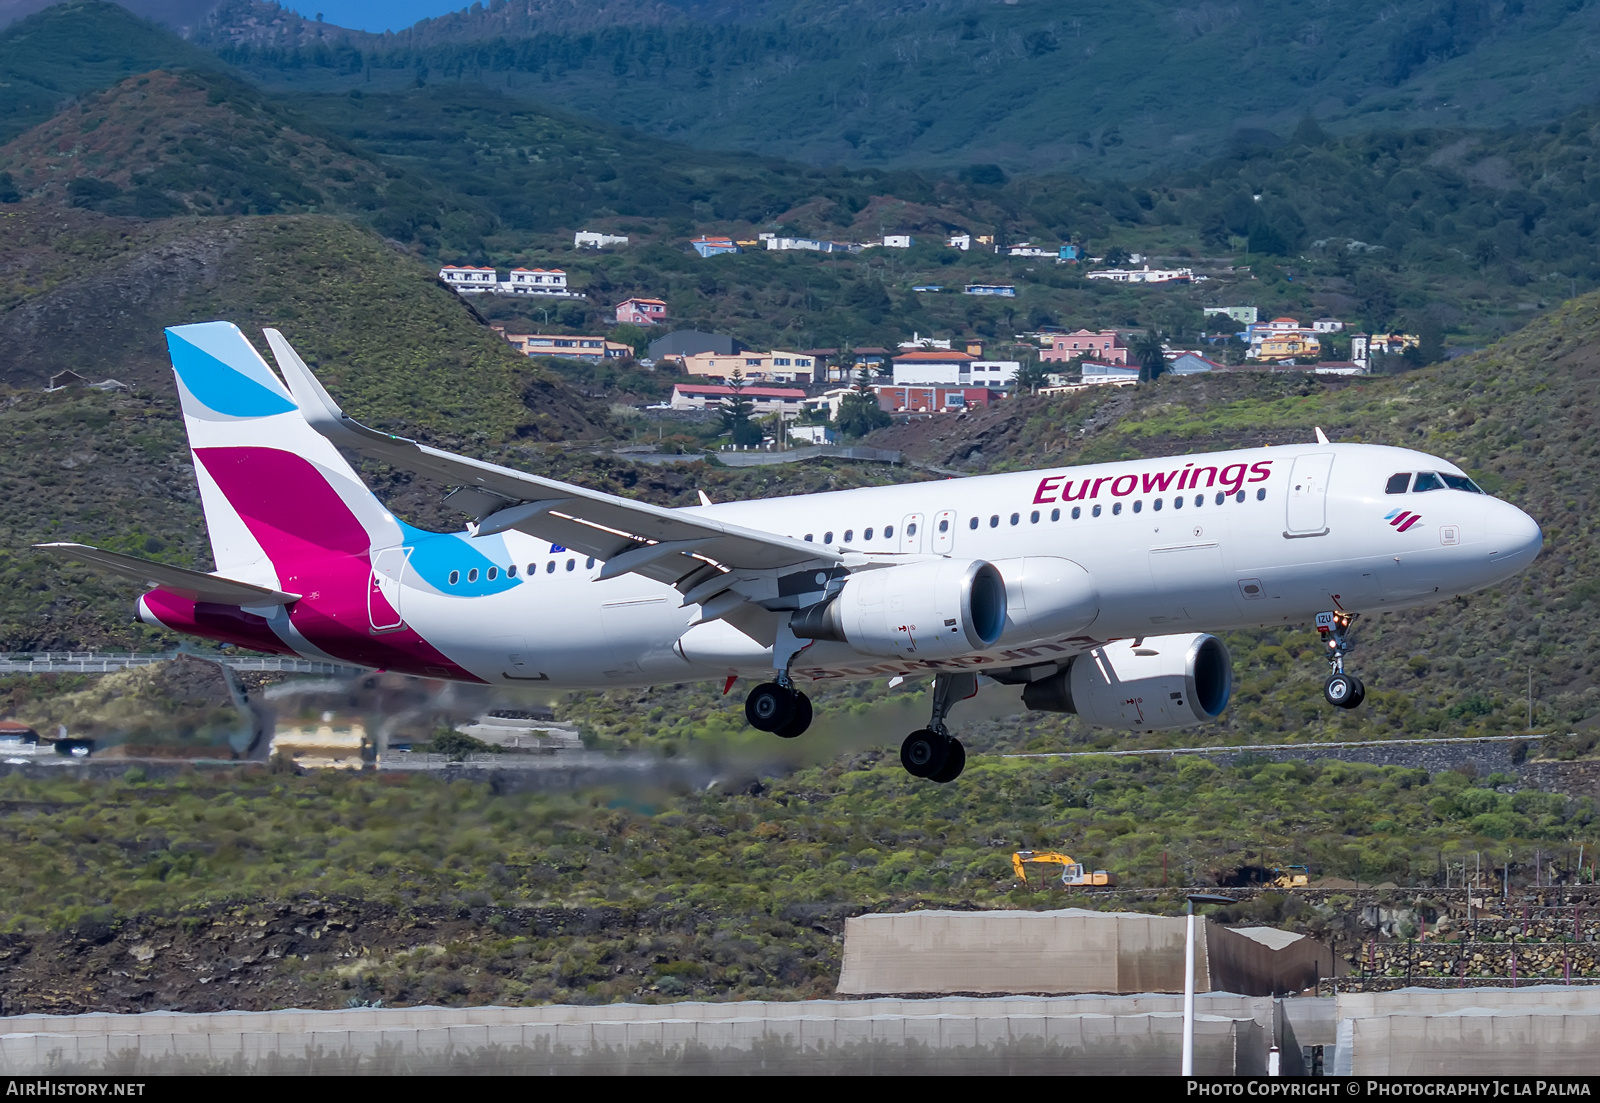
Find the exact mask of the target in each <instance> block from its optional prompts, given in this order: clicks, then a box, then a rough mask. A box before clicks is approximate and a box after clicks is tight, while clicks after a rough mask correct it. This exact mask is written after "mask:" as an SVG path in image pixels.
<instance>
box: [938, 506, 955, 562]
mask: <svg viewBox="0 0 1600 1103" xmlns="http://www.w3.org/2000/svg"><path fill="white" fill-rule="evenodd" d="M955 546H956V511H955V510H953V509H941V510H940V511H939V512H938V513H935V514H934V515H933V554H935V555H949V554H950V549H951V548H953V547H955Z"/></svg>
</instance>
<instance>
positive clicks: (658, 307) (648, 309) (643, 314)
mask: <svg viewBox="0 0 1600 1103" xmlns="http://www.w3.org/2000/svg"><path fill="white" fill-rule="evenodd" d="M666 320H667V304H666V303H665V302H663V301H662V300H660V299H623V300H622V301H621V302H620V303H618V304H617V321H618V322H626V323H629V324H631V325H636V326H653V325H655V324H656V323H657V322H664V321H666Z"/></svg>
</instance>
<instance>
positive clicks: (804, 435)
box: [789, 425, 834, 444]
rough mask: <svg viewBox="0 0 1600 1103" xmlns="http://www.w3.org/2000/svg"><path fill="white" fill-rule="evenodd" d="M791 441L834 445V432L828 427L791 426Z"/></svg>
mask: <svg viewBox="0 0 1600 1103" xmlns="http://www.w3.org/2000/svg"><path fill="white" fill-rule="evenodd" d="M789 439H790V440H798V441H804V442H805V443H806V444H832V443H833V440H834V436H833V430H832V429H830V428H828V427H827V426H826V425H791V426H789Z"/></svg>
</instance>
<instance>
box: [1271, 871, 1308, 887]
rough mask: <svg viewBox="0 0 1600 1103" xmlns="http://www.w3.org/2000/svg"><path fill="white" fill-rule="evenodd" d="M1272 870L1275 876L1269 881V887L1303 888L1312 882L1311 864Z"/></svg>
mask: <svg viewBox="0 0 1600 1103" xmlns="http://www.w3.org/2000/svg"><path fill="white" fill-rule="evenodd" d="M1272 872H1273V874H1274V875H1275V876H1273V877H1272V878H1271V879H1270V880H1268V881H1267V886H1268V887H1269V888H1275V889H1303V888H1305V887H1306V886H1308V885H1309V884H1311V868H1310V867H1309V866H1288V867H1286V868H1284V869H1275V870H1273V871H1272Z"/></svg>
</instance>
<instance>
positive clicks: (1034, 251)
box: [1006, 241, 1060, 257]
mask: <svg viewBox="0 0 1600 1103" xmlns="http://www.w3.org/2000/svg"><path fill="white" fill-rule="evenodd" d="M1006 255H1007V256H1012V257H1056V256H1059V255H1060V249H1059V248H1057V249H1041V248H1039V247H1038V246H1037V245H1034V244H1033V243H1032V242H1028V241H1024V242H1022V243H1021V244H1018V245H1013V246H1011V248H1009V249H1007V250H1006Z"/></svg>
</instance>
